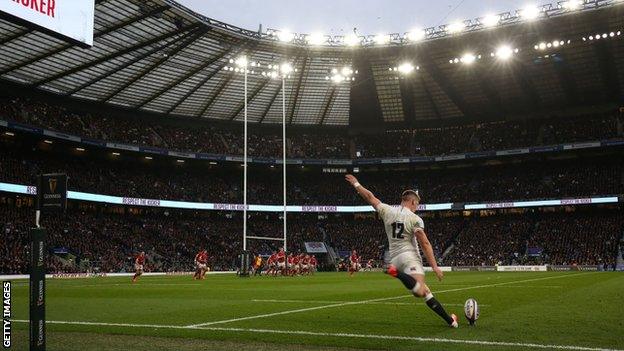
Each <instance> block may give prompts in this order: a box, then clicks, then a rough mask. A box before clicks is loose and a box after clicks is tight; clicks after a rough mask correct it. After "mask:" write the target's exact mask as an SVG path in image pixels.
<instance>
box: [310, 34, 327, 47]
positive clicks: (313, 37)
mask: <svg viewBox="0 0 624 351" xmlns="http://www.w3.org/2000/svg"><path fill="white" fill-rule="evenodd" d="M306 40H307V42H308V44H309V45H322V44H324V43H325V41H326V39H325V36H324V35H323V34H322V33H312V34H310V35H308V36H307V37H306Z"/></svg>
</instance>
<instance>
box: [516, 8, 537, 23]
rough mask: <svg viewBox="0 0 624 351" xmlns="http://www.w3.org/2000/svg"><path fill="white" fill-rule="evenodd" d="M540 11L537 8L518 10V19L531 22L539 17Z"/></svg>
mask: <svg viewBox="0 0 624 351" xmlns="http://www.w3.org/2000/svg"><path fill="white" fill-rule="evenodd" d="M541 13H542V11H541V10H540V9H539V8H538V7H537V6H526V7H525V8H523V9H522V10H520V13H519V14H520V17H522V18H523V19H525V20H528V21H531V20H534V19H536V18H538V17H539V16H540V14H541Z"/></svg>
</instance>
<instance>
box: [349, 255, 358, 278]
mask: <svg viewBox="0 0 624 351" xmlns="http://www.w3.org/2000/svg"><path fill="white" fill-rule="evenodd" d="M359 264H360V257H359V256H358V255H357V251H355V250H353V251H352V252H351V256H349V275H350V276H353V274H354V273H355V272H357V271H358V266H359Z"/></svg>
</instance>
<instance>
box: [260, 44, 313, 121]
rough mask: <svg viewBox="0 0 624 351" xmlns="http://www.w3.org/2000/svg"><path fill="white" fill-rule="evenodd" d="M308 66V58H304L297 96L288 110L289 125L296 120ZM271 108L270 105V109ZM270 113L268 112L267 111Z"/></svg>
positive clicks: (296, 91) (296, 86)
mask: <svg viewBox="0 0 624 351" xmlns="http://www.w3.org/2000/svg"><path fill="white" fill-rule="evenodd" d="M307 65H308V57H307V56H306V57H304V58H303V63H302V65H301V68H300V69H299V70H300V72H301V73H300V74H299V79H297V85H295V95H294V96H293V101H292V105H290V108H289V109H288V115H287V116H288V123H289V124H292V121H293V119H294V118H295V107H296V106H297V102H298V101H299V92H300V91H301V84H302V83H303V76H304V74H305V70H306V67H307ZM271 104H273V102H271ZM270 107H271V106H270V105H269V108H270ZM267 111H268V110H267ZM262 119H264V116H262Z"/></svg>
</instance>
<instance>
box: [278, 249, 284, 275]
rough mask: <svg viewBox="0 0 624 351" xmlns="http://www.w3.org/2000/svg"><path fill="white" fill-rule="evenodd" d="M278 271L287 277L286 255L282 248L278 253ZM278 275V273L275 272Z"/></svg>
mask: <svg viewBox="0 0 624 351" xmlns="http://www.w3.org/2000/svg"><path fill="white" fill-rule="evenodd" d="M276 257H277V270H279V271H280V272H281V273H282V275H286V253H285V252H284V248H282V247H280V249H279V251H278V252H277V256H276ZM275 274H277V271H276V272H275Z"/></svg>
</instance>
